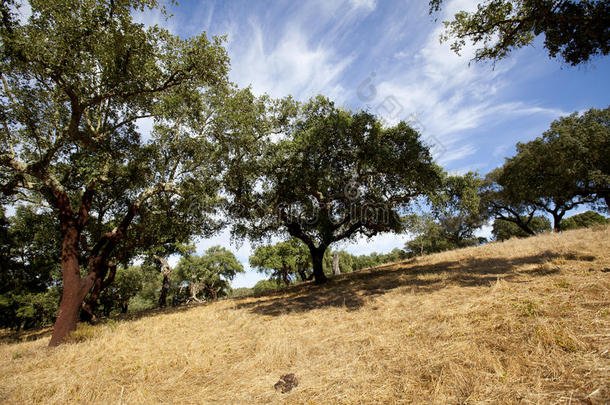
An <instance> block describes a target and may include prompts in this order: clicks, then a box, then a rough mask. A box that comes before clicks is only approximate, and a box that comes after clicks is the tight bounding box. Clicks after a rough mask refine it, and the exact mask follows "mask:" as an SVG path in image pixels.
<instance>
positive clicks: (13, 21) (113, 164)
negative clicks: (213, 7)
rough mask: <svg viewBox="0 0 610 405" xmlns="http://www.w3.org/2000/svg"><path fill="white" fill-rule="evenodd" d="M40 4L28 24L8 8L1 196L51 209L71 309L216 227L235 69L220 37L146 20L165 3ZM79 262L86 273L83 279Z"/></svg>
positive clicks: (3, 24)
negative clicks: (139, 15)
mask: <svg viewBox="0 0 610 405" xmlns="http://www.w3.org/2000/svg"><path fill="white" fill-rule="evenodd" d="M29 3H30V6H31V11H32V15H31V17H29V18H28V19H27V21H22V20H20V19H19V18H17V16H16V15H15V13H14V7H13V6H15V5H18V4H21V2H16V1H9V2H6V1H5V2H2V4H1V5H0V14H1V17H2V18H1V19H0V44H1V49H0V54H1V56H2V57H1V58H0V72H1V73H0V82H1V83H0V85H1V87H0V111H1V113H0V122H1V124H2V125H0V167H1V170H0V194H1V196H0V200H2V201H3V202H9V203H11V202H15V201H18V200H21V201H26V202H27V203H28V204H31V205H33V206H36V207H40V206H44V207H47V209H49V210H50V212H51V213H52V215H53V218H54V220H55V229H57V227H58V226H59V225H61V230H62V235H61V238H59V239H58V240H59V241H61V242H63V244H62V246H64V250H63V252H62V255H61V257H62V258H63V262H64V264H65V263H69V264H70V266H62V268H63V269H64V274H63V284H62V287H63V294H64V299H62V303H64V304H65V305H66V306H67V307H66V308H65V310H69V311H70V312H73V311H76V310H78V308H79V306H80V303H78V302H76V301H78V300H75V299H74V298H73V297H79V296H81V295H82V294H81V292H80V291H79V290H80V289H82V288H86V287H87V286H86V284H88V283H91V282H92V280H97V281H100V280H101V279H102V278H104V277H105V275H106V274H108V268H109V267H112V266H113V265H118V264H126V263H129V262H130V261H131V260H132V259H134V258H135V257H137V256H139V255H142V254H145V253H146V252H147V251H148V250H150V249H153V248H155V247H159V246H161V247H162V249H163V250H164V251H166V250H169V253H172V251H173V250H175V249H176V248H175V247H174V246H172V245H173V244H176V243H178V244H180V243H187V242H188V239H189V238H190V237H191V236H192V235H196V234H204V235H205V234H209V233H211V232H213V231H215V230H216V229H217V224H216V222H215V221H214V220H213V219H214V216H213V215H212V214H213V211H214V208H215V207H216V206H217V205H218V203H219V199H218V197H217V190H218V187H219V184H218V181H219V175H218V169H219V165H218V161H219V159H218V158H217V157H218V155H219V154H220V151H221V148H220V147H219V146H218V140H217V138H215V137H214V136H213V132H214V131H215V130H216V128H214V125H213V124H214V123H213V121H214V120H208V118H209V117H210V116H211V115H214V114H218V115H221V113H220V112H219V111H220V110H221V109H222V105H223V103H222V102H221V101H220V100H221V99H222V98H223V97H224V95H225V94H226V93H227V92H228V91H229V85H228V82H227V71H228V65H229V62H228V57H227V54H226V51H225V50H224V48H223V47H222V41H223V39H222V38H213V39H208V38H207V37H206V35H205V34H201V35H199V36H196V37H193V38H185V39H183V38H180V37H178V36H175V35H172V34H171V33H170V32H169V31H167V30H166V29H163V28H161V27H158V26H152V27H145V26H144V25H143V24H140V23H137V22H135V21H134V20H133V17H132V12H133V10H134V9H137V10H144V9H153V8H156V7H158V5H159V4H158V2H157V1H154V0H121V1H111V2H107V1H101V0H84V1H68V0H45V1H40V0H31V1H29ZM142 118H150V119H151V120H153V122H154V124H155V125H154V130H153V132H152V134H150V136H146V137H143V136H142V135H149V134H141V133H140V132H139V129H138V125H137V124H138V123H139V120H140V119H142ZM168 214H170V215H168ZM75 263H80V264H82V266H81V271H84V273H85V274H87V275H88V277H85V278H81V279H78V278H75V277H73V275H74V273H75V272H76V271H78V269H77V268H74V267H75ZM70 267H71V268H70ZM97 285H101V284H99V283H96V286H97ZM96 288H97V287H94V291H95V290H96ZM73 319H75V318H74V317H73V316H66V317H63V318H60V321H62V322H70V323H71V322H73ZM64 320H65V321H64ZM73 327H74V325H67V327H66V328H60V329H59V330H67V329H70V328H73ZM62 338H63V337H62V336H54V338H53V339H52V342H54V344H56V343H59V342H60V341H61V339H62Z"/></svg>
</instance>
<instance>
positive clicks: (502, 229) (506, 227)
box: [491, 215, 552, 241]
mask: <svg viewBox="0 0 610 405" xmlns="http://www.w3.org/2000/svg"><path fill="white" fill-rule="evenodd" d="M521 221H522V222H523V223H527V227H528V229H529V230H531V231H532V232H533V233H534V234H539V233H542V232H548V231H550V230H551V229H552V228H551V222H550V221H549V220H548V219H547V218H546V217H543V216H541V215H537V216H534V217H532V218H531V219H528V218H523V217H522V218H521ZM491 234H492V235H493V238H494V239H495V240H498V241H503V240H508V239H510V238H512V237H518V238H526V237H528V236H531V235H532V234H531V233H529V232H526V231H524V230H523V229H522V228H520V227H519V226H518V225H517V224H515V223H514V222H511V221H506V220H503V219H496V220H494V223H493V226H492V231H491Z"/></svg>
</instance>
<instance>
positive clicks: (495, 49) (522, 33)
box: [430, 0, 610, 66]
mask: <svg viewBox="0 0 610 405" xmlns="http://www.w3.org/2000/svg"><path fill="white" fill-rule="evenodd" d="M443 2H444V0H431V1H430V13H434V12H438V11H439V10H440V9H441V7H442V5H443ZM609 16H610V2H608V1H606V0H601V1H598V0H570V1H565V0H543V1H541V0H487V1H482V2H480V3H479V4H478V6H477V10H476V11H473V12H467V11H460V12H458V13H457V14H455V16H454V19H453V20H452V21H445V22H444V24H445V32H444V33H443V35H442V36H441V40H443V41H453V42H452V43H451V49H452V50H453V51H455V52H456V53H458V54H459V52H460V51H461V50H462V49H464V47H465V46H466V45H467V41H472V42H473V43H474V45H478V46H479V48H477V49H476V51H475V55H474V60H476V61H481V60H493V61H496V60H499V59H502V58H504V57H506V56H507V55H508V54H509V53H510V52H512V51H513V50H515V49H518V48H521V47H524V46H527V45H529V44H531V43H532V42H533V41H534V38H536V36H538V35H544V47H545V48H546V49H547V51H548V54H549V56H550V57H552V58H555V57H560V58H561V59H563V61H565V62H566V63H569V64H570V65H572V66H575V65H579V64H582V63H585V62H587V61H589V60H591V59H592V58H593V57H594V56H596V55H608V53H610V17H609Z"/></svg>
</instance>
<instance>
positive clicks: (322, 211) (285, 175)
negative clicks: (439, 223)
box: [230, 96, 439, 283]
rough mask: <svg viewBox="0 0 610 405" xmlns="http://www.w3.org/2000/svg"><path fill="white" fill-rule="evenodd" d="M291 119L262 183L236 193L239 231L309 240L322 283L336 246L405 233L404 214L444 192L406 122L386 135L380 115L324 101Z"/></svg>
mask: <svg viewBox="0 0 610 405" xmlns="http://www.w3.org/2000/svg"><path fill="white" fill-rule="evenodd" d="M290 112H291V113H292V115H289V119H288V120H286V122H285V124H284V125H283V126H282V135H281V136H279V138H278V139H277V140H275V141H272V140H271V139H267V142H266V143H265V145H264V146H265V147H264V148H263V151H264V152H263V155H262V156H263V157H261V158H260V159H259V160H258V162H257V165H258V169H257V170H256V172H257V173H260V175H259V177H258V178H254V179H253V181H252V182H250V183H249V184H247V185H246V184H242V185H241V187H238V188H235V189H232V190H230V191H231V194H232V197H233V202H234V204H236V205H237V206H239V207H242V209H241V212H238V214H239V215H237V216H236V225H235V226H234V228H233V230H234V232H235V233H237V234H240V233H241V234H242V235H244V236H250V237H251V238H254V239H260V238H262V237H264V236H266V235H267V236H268V235H272V234H286V233H287V234H289V235H290V236H292V237H294V238H298V239H300V240H302V241H303V242H304V243H305V245H306V246H307V247H308V249H309V251H310V254H311V257H312V265H313V270H314V277H315V280H316V282H318V283H320V282H324V281H325V280H326V276H325V275H324V271H323V257H324V252H325V251H326V249H327V248H328V246H329V245H330V244H332V243H333V242H337V241H340V240H343V239H348V238H353V237H355V236H357V235H366V236H373V235H375V234H377V233H379V232H388V231H394V232H399V231H400V230H401V229H402V223H401V221H400V215H399V213H398V212H399V210H401V209H405V208H407V207H408V205H409V203H410V202H412V200H413V199H415V198H417V197H419V196H422V195H424V194H425V193H427V192H428V191H429V189H430V188H433V187H436V184H437V183H438V181H439V174H438V169H437V167H436V166H435V165H434V164H433V163H432V158H431V156H430V153H429V151H428V148H427V147H426V146H425V145H424V144H423V143H422V141H421V140H420V138H419V134H418V133H417V132H416V131H415V130H413V129H412V128H410V127H409V126H408V125H407V124H405V123H404V122H401V123H399V124H397V125H395V126H393V127H389V128H384V127H382V125H381V123H380V122H379V121H378V119H377V118H375V116H374V115H372V114H369V113H367V112H358V113H352V112H349V111H345V110H342V109H340V108H337V107H336V106H335V105H334V103H333V102H331V101H330V100H328V99H326V98H324V97H321V96H319V97H316V98H314V99H312V100H310V101H309V102H308V103H305V104H302V105H298V108H294V109H293V110H291V111H290ZM245 190H247V191H245ZM236 211H238V210H236Z"/></svg>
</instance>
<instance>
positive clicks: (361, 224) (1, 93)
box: [0, 0, 609, 346]
mask: <svg viewBox="0 0 610 405" xmlns="http://www.w3.org/2000/svg"><path fill="white" fill-rule="evenodd" d="M19 5H20V3H19V2H16V1H14V0H8V1H4V2H2V4H1V5H0V41H1V50H0V51H1V54H0V81H1V83H0V84H1V87H0V123H1V125H0V134H1V140H0V166H1V167H2V172H1V174H0V203H1V204H2V218H1V219H2V222H1V224H0V225H2V227H3V233H2V238H3V244H2V250H1V252H0V253H1V255H2V273H1V277H2V285H1V286H0V288H1V289H2V290H1V291H0V293H1V294H2V298H1V299H0V305H5V307H6V308H8V307H11V308H13V309H12V310H10V311H9V310H7V311H6V312H5V311H3V312H2V313H3V315H2V316H3V317H4V316H5V315H6V317H8V318H14V319H21V320H22V321H20V322H21V323H19V324H18V325H19V327H28V326H31V325H33V324H36V323H42V322H46V321H48V320H49V319H50V318H53V317H55V315H54V314H53V313H51V311H49V309H50V308H53V307H55V306H54V305H53V303H57V300H58V299H59V305H58V306H57V307H56V309H57V313H56V317H55V323H54V328H53V335H52V337H51V340H50V345H51V346H55V345H58V344H60V343H62V342H63V341H64V339H65V337H66V336H67V334H68V333H70V332H71V331H72V330H74V329H75V327H76V324H77V322H78V320H79V319H82V320H87V321H91V320H92V319H93V318H94V316H95V315H96V313H97V312H98V311H99V308H100V306H101V307H102V311H105V312H106V313H110V312H112V311H113V310H116V309H117V308H120V310H123V309H125V310H126V308H127V306H128V305H129V302H130V301H131V300H132V299H134V296H133V291H136V290H138V289H140V288H141V291H145V285H144V280H145V278H146V277H147V276H148V275H150V274H155V272H153V271H147V270H146V269H147V268H148V269H150V268H151V267H155V268H156V269H157V271H158V275H159V277H160V280H157V281H158V284H160V291H159V296H158V304H159V305H160V306H163V305H166V300H167V299H168V297H171V299H172V300H174V299H175V300H176V302H179V301H181V300H192V301H198V300H199V301H201V300H202V299H204V298H210V299H215V298H217V297H218V296H219V295H221V294H224V293H225V292H226V291H228V288H229V286H228V284H227V283H228V280H230V279H231V278H232V277H234V275H235V274H236V273H238V272H240V271H242V270H243V269H241V266H240V265H239V263H238V262H237V261H236V260H235V258H234V256H233V257H232V254H230V252H228V251H226V250H225V249H223V248H222V247H218V248H213V249H211V250H208V251H207V252H205V254H204V255H202V256H196V255H194V254H192V251H190V250H191V248H189V245H190V244H191V243H192V242H193V240H194V239H195V238H198V237H208V236H210V235H213V234H214V233H216V232H218V231H219V230H221V229H223V228H226V227H229V229H230V230H231V233H232V236H233V237H234V238H236V239H246V238H247V239H250V240H252V241H255V242H259V241H261V240H266V239H267V238H271V237H278V236H279V237H282V238H284V239H286V238H293V239H294V240H298V241H300V242H299V243H302V245H301V246H299V247H298V249H300V251H301V252H308V253H309V260H310V261H311V273H310V274H308V275H307V274H306V275H305V277H306V278H307V277H310V278H313V280H314V282H316V283H324V282H325V281H326V279H327V275H326V273H325V271H324V267H325V265H324V263H325V258H326V257H327V256H326V255H327V253H326V252H327V251H328V249H329V247H330V246H331V245H333V244H336V243H337V242H340V241H344V240H353V239H355V238H357V237H359V236H363V235H364V236H368V237H372V236H374V235H376V234H379V233H381V232H395V233H396V232H403V231H404V230H405V229H427V227H428V226H432V225H431V224H434V225H435V226H440V228H437V229H438V230H440V232H441V233H445V236H446V238H447V240H450V241H453V242H455V243H458V244H462V243H472V242H473V241H474V239H473V233H472V227H474V226H475V225H476V224H478V223H480V221H481V220H482V219H481V218H483V217H485V215H487V216H488V217H494V218H495V219H497V220H503V221H508V222H511V223H512V224H514V225H515V226H517V227H518V228H519V229H520V230H522V231H524V232H526V233H528V234H531V233H535V231H534V223H533V221H535V218H536V217H537V214H538V213H546V214H548V215H551V216H552V218H553V221H554V224H553V226H554V228H555V229H556V230H560V229H561V221H562V220H563V217H564V215H565V213H566V212H568V211H569V210H571V209H573V208H575V207H577V206H579V205H587V204H588V205H594V206H596V207H597V208H603V209H607V204H608V183H609V182H608V166H607V165H608V163H607V161H606V160H605V159H604V158H605V157H607V156H608V109H605V110H595V109H592V110H590V111H589V112H587V113H586V114H583V115H576V114H575V115H573V116H570V117H565V118H562V119H561V120H559V121H557V122H556V123H554V124H553V125H552V126H551V129H550V130H549V131H548V132H547V133H545V134H544V135H543V137H542V138H540V139H539V140H536V141H533V142H530V143H527V144H519V145H518V146H517V150H518V153H517V155H516V156H515V157H514V158H511V159H508V160H507V161H506V163H505V164H504V166H502V167H501V168H500V169H498V170H497V171H494V172H492V173H490V174H489V175H488V176H486V177H485V178H484V179H480V178H478V177H477V176H476V175H475V174H467V175H466V176H452V175H448V174H447V173H445V172H444V171H443V170H442V168H440V167H439V166H438V165H436V164H435V163H434V161H433V159H432V156H431V154H430V151H429V149H428V146H427V145H426V144H425V143H424V142H423V141H422V139H421V134H419V133H418V132H417V131H416V130H415V129H413V128H411V127H410V126H409V125H407V124H406V123H404V122H399V123H397V124H396V125H394V126H386V125H383V124H382V123H381V122H380V120H379V118H378V117H375V116H374V115H373V114H370V113H369V112H366V111H357V112H352V111H347V110H345V109H342V108H339V107H337V106H336V105H335V104H334V103H333V102H332V101H331V100H329V99H328V98H326V97H323V96H317V97H314V98H312V99H311V100H309V101H307V102H297V101H295V100H294V99H292V98H291V97H290V96H288V97H285V98H282V99H272V98H270V97H268V96H266V95H263V96H255V95H254V94H252V92H251V91H250V89H248V88H246V89H240V88H238V87H237V86H236V85H234V84H233V83H231V82H230V81H229V80H228V71H229V59H228V56H227V53H226V50H225V49H224V47H223V38H220V37H214V38H208V37H207V36H206V35H205V33H202V34H200V35H199V36H196V37H192V38H186V39H183V38H180V37H178V36H175V35H172V34H171V33H170V32H169V31H167V30H166V29H164V28H161V27H159V26H152V27H145V26H144V25H143V24H139V23H137V22H135V21H134V20H133V18H132V10H134V9H136V10H141V11H142V10H145V9H153V8H157V7H158V6H159V5H158V3H157V1H155V0H124V1H111V2H107V1H97V0H84V1H80V2H73V1H68V0H47V1H44V2H43V1H34V0H32V1H30V6H31V10H32V15H31V16H30V17H29V18H28V19H27V21H22V20H20V19H19V18H18V15H17V13H16V10H17V9H18V7H19ZM142 119H150V120H152V122H153V129H152V131H151V133H150V134H145V133H142V132H141V131H140V130H139V128H138V123H139V122H141V120H142ZM475 189H476V191H473V190H475ZM424 201H427V202H424ZM483 202H487V203H483ZM418 204H426V205H427V208H426V209H427V212H429V214H427V215H428V217H427V218H420V217H421V216H420V215H418V216H414V215H413V213H414V212H415V211H416V208H417V206H418ZM476 207H479V208H480V207H485V210H481V209H479V212H478V214H477V213H476V212H475V211H476V209H475V208H476ZM483 211H484V214H482V212H483ZM422 235H423V234H422ZM418 238H419V236H418ZM416 239H417V238H416ZM465 241H467V242H465ZM420 242H421V243H419V245H418V246H419V251H420V253H421V252H423V251H424V250H425V248H424V247H422V246H425V245H426V243H424V241H420ZM416 244H417V242H416ZM174 254H179V255H182V256H184V258H183V259H182V260H181V261H180V263H179V264H178V266H176V269H171V266H169V264H168V263H167V258H168V257H169V256H171V255H174ZM261 255H262V256H261V261H260V262H258V261H257V260H258V259H256V258H255V259H254V262H253V264H254V265H255V266H257V267H260V268H263V269H267V270H271V271H276V270H273V269H274V268H275V267H278V266H279V267H280V268H283V267H282V266H284V264H282V263H280V264H273V265H271V264H268V263H267V262H266V260H267V259H269V258H267V259H266V258H265V255H264V254H262V253H261ZM269 260H271V259H269ZM137 262H141V263H142V264H140V266H139V268H138V267H134V264H135V263H137ZM352 262H353V261H352ZM153 263H154V265H153ZM294 267H295V268H297V273H298V272H299V269H301V268H300V267H299V265H297V264H294ZM281 271H283V270H281ZM281 271H280V273H279V274H280V275H281V276H282V277H283V275H282V273H281ZM299 276H301V274H299ZM287 279H288V278H287ZM284 281H286V280H284ZM140 282H142V283H143V284H142V286H141V287H139V283H140ZM159 282H160V283H159ZM142 294H145V292H143V293H142ZM155 298H157V297H155ZM149 299H150V297H149ZM113 306H114V307H113ZM45 314H46V315H45ZM42 318H45V319H42ZM3 322H5V320H4V318H3ZM6 322H7V324H8V323H10V322H12V320H11V319H9V320H6Z"/></svg>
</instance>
